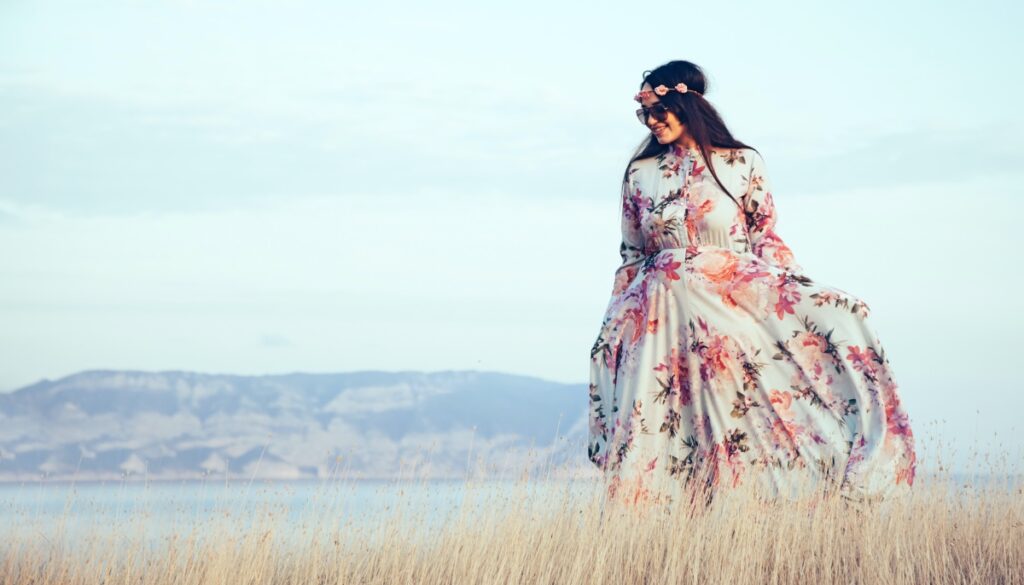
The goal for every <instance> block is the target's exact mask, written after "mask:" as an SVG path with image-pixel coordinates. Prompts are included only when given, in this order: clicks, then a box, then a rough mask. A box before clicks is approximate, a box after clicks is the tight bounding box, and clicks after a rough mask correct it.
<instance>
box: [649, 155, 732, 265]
mask: <svg viewBox="0 0 1024 585" xmlns="http://www.w3.org/2000/svg"><path fill="white" fill-rule="evenodd" d="M751 152H752V151H750V150H749V149H718V150H711V151H710V153H709V156H710V157H711V158H712V159H713V162H714V167H715V172H716V173H717V175H718V178H719V180H720V181H721V182H722V184H723V185H724V186H725V187H726V188H727V189H728V191H729V194H731V196H732V197H731V198H730V195H727V194H726V192H725V191H723V189H722V185H719V184H718V181H716V180H715V177H714V176H712V174H711V171H710V169H709V168H708V164H707V161H706V160H705V159H704V157H703V156H702V155H701V153H700V151H699V150H696V149H688V148H682V147H680V146H678V145H672V147H670V148H669V150H668V151H667V152H665V153H664V154H661V155H657V156H653V157H650V158H646V159H640V160H637V161H635V162H634V163H633V164H632V165H631V166H630V170H629V173H630V179H629V181H630V190H629V197H630V203H631V206H630V207H631V208H632V209H631V210H630V211H632V212H634V213H635V214H636V215H635V216H634V220H635V222H636V223H635V227H637V228H638V231H639V234H638V235H641V236H642V240H643V252H644V254H647V255H649V254H653V253H656V252H658V251H659V250H664V249H667V248H685V247H687V246H691V245H693V246H719V247H722V248H728V249H730V250H733V251H735V252H747V251H750V242H749V238H748V236H747V232H746V229H745V223H744V222H745V215H744V210H743V208H742V204H743V201H744V194H745V193H746V192H747V188H748V186H749V178H750V170H751V163H752V158H751Z"/></svg>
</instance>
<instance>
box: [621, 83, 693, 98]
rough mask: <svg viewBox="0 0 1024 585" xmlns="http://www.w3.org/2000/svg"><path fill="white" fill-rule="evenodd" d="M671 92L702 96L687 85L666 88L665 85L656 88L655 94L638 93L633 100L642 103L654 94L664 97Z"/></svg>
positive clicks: (681, 84)
mask: <svg viewBox="0 0 1024 585" xmlns="http://www.w3.org/2000/svg"><path fill="white" fill-rule="evenodd" d="M670 91H678V92H679V93H687V92H689V93H695V94H697V95H701V93H700V92H699V91H697V90H695V89H690V88H688V87H686V84H685V83H677V84H676V86H675V87H665V86H664V85H659V86H658V87H656V88H654V91H653V92H650V91H641V92H639V93H637V94H636V95H635V96H633V99H634V100H636V101H638V102H639V101H642V100H643V99H644V98H649V97H651V94H652V93H655V94H658V95H659V96H663V95H665V94H667V93H668V92H670Z"/></svg>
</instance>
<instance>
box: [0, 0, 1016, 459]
mask: <svg viewBox="0 0 1024 585" xmlns="http://www.w3.org/2000/svg"><path fill="white" fill-rule="evenodd" d="M777 4H778V3H774V4H769V3H764V2H758V3H754V2H729V3H703V4H701V3H678V4H676V5H672V4H662V5H658V4H648V5H646V6H644V7H643V8H642V9H641V8H640V7H638V5H636V4H632V3H630V4H627V3H602V2H577V3H551V2H516V3H514V4H513V3H508V4H506V5H503V6H494V5H490V6H488V5H483V4H481V3H478V2H440V3H438V2H435V3H431V4H430V5H429V6H427V5H419V4H413V3H397V4H396V3H392V4H387V5H379V6H375V5H371V3H358V4H357V3H341V4H339V3H331V2H244V3H243V2H215V3H206V2H109V3H100V2H90V3H80V2H48V1H33V2H28V1H9V0H8V1H5V2H3V3H2V4H0V108H2V109H0V111H2V112H3V114H2V115H0V251H2V252H0V390H11V389H14V388H16V387H20V386H23V385H25V384H29V383H32V382H35V381H37V380H39V379H40V378H43V377H46V378H57V377H60V376H64V375H67V374H71V373H74V372H76V371H79V370H82V369H89V368H138V369H147V370H162V369H188V370H199V371H205V372H230V373H240V374H260V373H275V372H290V371H309V372H318V371H332V372H333V371H348V370H362V369H386V370H406V369H421V370H440V369H462V368H476V369H488V370H499V371H506V372H513V373H522V374H532V375H537V376H541V377H544V378H549V379H553V380H560V381H565V382H583V381H585V380H586V376H587V367H588V358H589V350H590V345H591V343H592V341H593V338H594V336H595V335H596V333H597V330H598V327H599V325H600V318H601V312H602V310H603V309H604V306H605V303H606V302H607V295H608V293H609V292H610V287H611V279H612V274H613V272H614V269H615V267H616V265H617V263H618V261H619V258H618V243H619V242H618V238H619V234H618V215H617V214H618V208H617V204H618V200H617V198H618V195H619V192H618V189H619V184H618V181H619V177H620V176H621V173H622V169H623V167H624V165H625V163H626V160H627V157H628V155H629V153H630V152H631V151H632V149H633V147H634V146H636V144H637V143H638V142H639V141H640V140H641V138H642V137H643V135H644V129H643V128H642V127H641V126H640V125H639V124H638V123H637V122H636V120H635V119H634V118H633V114H632V110H633V109H634V103H633V102H632V101H631V97H632V95H633V93H634V92H635V91H636V89H637V86H638V84H639V82H640V76H641V73H642V71H643V70H645V69H650V68H653V67H655V66H657V65H659V64H661V63H663V62H665V61H668V60H671V59H676V58H683V59H689V60H691V61H694V62H696V63H698V64H700V65H701V66H702V67H704V68H705V70H706V71H707V73H708V74H709V76H710V78H711V88H710V90H709V92H708V95H707V97H708V99H709V100H711V101H712V102H713V103H714V104H715V105H716V106H717V107H718V108H719V110H720V112H721V113H722V115H723V117H724V118H725V120H726V122H727V123H728V124H729V126H730V128H731V129H732V130H733V132H734V134H736V135H737V136H738V137H739V138H740V139H741V140H743V141H745V142H748V143H750V144H752V145H754V146H755V147H757V148H758V149H759V150H760V151H761V152H762V153H763V154H764V156H765V160H766V162H767V164H768V168H769V172H770V175H771V178H772V182H773V185H774V194H775V198H776V203H777V205H778V210H779V214H780V215H779V218H780V219H779V226H778V227H779V231H780V233H781V235H782V236H783V237H784V238H785V239H786V240H787V241H788V242H789V243H790V245H791V247H792V248H793V250H794V253H795V254H796V256H797V258H798V260H799V261H800V262H801V263H802V264H803V265H804V267H805V268H806V269H807V271H808V273H809V274H810V275H812V276H813V277H815V278H816V279H817V280H819V281H821V282H823V283H827V284H830V285H833V286H836V287H839V288H842V289H845V290H848V291H850V292H853V293H855V294H857V295H858V296H861V297H862V298H864V299H865V300H867V301H868V302H869V304H870V305H871V307H872V311H873V315H872V316H873V319H874V325H875V327H876V329H877V330H878V331H879V334H880V338H881V339H882V341H883V343H884V345H885V348H886V351H887V352H888V353H889V357H890V359H891V361H892V362H893V365H894V369H895V372H896V375H897V377H898V379H899V381H900V383H901V386H902V388H903V394H904V401H905V403H906V404H907V408H908V411H909V412H910V414H911V419H912V421H920V423H921V425H922V426H923V425H924V424H925V423H926V422H928V421H940V422H941V421H946V422H944V423H941V424H944V425H946V427H945V428H947V429H949V431H948V435H949V436H951V437H957V438H968V439H970V438H972V437H971V436H970V435H972V434H976V433H980V434H981V435H982V436H984V435H986V433H991V432H993V431H995V432H999V433H1005V435H1001V436H1003V437H1005V436H1007V435H1011V434H1013V433H1017V434H1016V436H1013V437H1010V438H1009V441H1010V443H1011V444H1013V445H1015V446H1016V448H1018V449H1019V448H1020V447H1021V446H1022V444H1024V441H1022V440H1021V439H1020V438H1019V435H1020V434H1019V430H1020V429H1019V427H1018V426H1016V420H1017V416H1018V413H1021V412H1024V392H1022V390H1024V388H1022V384H1021V382H1020V377H1019V375H1018V374H1017V372H1016V368H1015V364H1016V362H1017V361H1018V352H1019V351H1020V349H1019V347H1020V346H1019V344H1018V343H1017V339H1018V336H1019V331H1020V330H1021V328H1022V327H1024V317H1022V311H1021V310H1020V308H1019V307H1018V300H1017V297H1018V291H1019V290H1020V289H1021V287H1022V284H1024V281H1022V278H1021V277H1020V275H1019V273H1018V269H1017V268H1014V267H1015V266H1019V265H1020V264H1021V263H1020V261H1019V260H1017V254H1018V253H1019V250H1021V244H1024V236H1022V234H1021V228H1020V226H1019V219H1018V218H1020V217H1024V188H1022V187H1021V185H1022V183H1021V179H1022V178H1024V168H1022V165H1021V163H1022V162H1024V140H1022V139H1021V129H1022V127H1024V123H1022V117H1021V114H1020V110H1019V106H1018V102H1019V99H1020V98H1019V96H1020V95H1021V93H1022V90H1024V83H1022V80H1021V74H1020V68H1019V66H1018V64H1017V63H1016V62H1015V60H1016V58H1017V57H1018V56H1019V55H1021V54H1024V42H1022V41H1021V40H1020V34H1019V32H1018V31H1017V30H1016V29H1017V27H1018V23H1019V22H1020V20H1021V16H1022V14H1021V12H1022V10H1021V9H1020V8H1019V7H1018V5H1015V4H1011V3H1008V2H1006V3H992V2H988V3H985V2H983V3H976V4H973V5H970V6H968V5H966V4H963V3H953V2H943V3H937V2H913V3H910V2H904V3H899V4H898V5H893V3H890V2H862V3H857V4H845V5H842V6H827V5H826V4H825V3H820V2H799V3H786V5H785V6H784V7H780V6H778V5H777ZM929 424H930V423H929ZM937 424H938V423H937ZM979 429H980V430H979Z"/></svg>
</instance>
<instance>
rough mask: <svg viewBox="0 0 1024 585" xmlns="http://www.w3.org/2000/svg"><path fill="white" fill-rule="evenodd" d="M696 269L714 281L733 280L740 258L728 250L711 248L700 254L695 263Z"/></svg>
mask: <svg viewBox="0 0 1024 585" xmlns="http://www.w3.org/2000/svg"><path fill="white" fill-rule="evenodd" d="M693 267H694V269H695V270H697V271H698V272H700V273H701V274H702V275H703V276H704V278H706V279H708V280H710V281H711V282H713V283H716V284H721V283H725V282H729V281H731V280H732V279H733V278H734V277H735V276H736V270H737V269H738V268H739V260H738V259H737V258H736V255H735V254H733V253H731V252H729V251H727V250H718V249H714V248H712V249H710V250H707V251H705V252H704V253H703V254H699V255H698V256H697V258H696V259H695V261H694V263H693Z"/></svg>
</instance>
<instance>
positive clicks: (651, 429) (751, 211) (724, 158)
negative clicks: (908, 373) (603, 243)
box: [588, 145, 916, 500]
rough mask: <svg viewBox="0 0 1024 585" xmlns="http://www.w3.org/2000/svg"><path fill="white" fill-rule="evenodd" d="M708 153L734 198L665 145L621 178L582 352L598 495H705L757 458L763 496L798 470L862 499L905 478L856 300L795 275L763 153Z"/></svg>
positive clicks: (698, 159) (875, 348)
mask: <svg viewBox="0 0 1024 585" xmlns="http://www.w3.org/2000/svg"><path fill="white" fill-rule="evenodd" d="M710 152H711V154H710V155H709V156H710V157H711V158H712V159H714V161H713V162H714V168H715V172H716V173H717V174H718V177H719V179H720V180H721V182H722V183H723V184H724V185H725V187H726V188H727V189H728V192H729V194H726V192H724V191H723V190H722V188H721V187H720V186H719V184H718V183H717V182H716V181H715V179H714V177H713V176H712V175H711V173H710V171H709V169H708V168H707V164H706V161H705V160H704V158H703V156H702V155H701V154H700V152H699V151H697V150H693V149H686V148H682V147H680V146H678V145H672V146H671V147H670V148H669V149H668V151H667V152H665V153H664V154H661V155H657V156H653V157H650V158H646V159H640V160H637V161H634V162H633V163H632V164H631V165H630V167H629V169H628V171H627V175H626V179H625V180H624V182H623V189H622V200H621V203H622V243H621V246H620V255H621V257H622V264H621V266H620V267H619V268H618V270H617V271H616V273H615V281H614V286H613V290H612V295H611V300H610V301H609V303H608V307H607V310H606V312H605V315H604V319H603V322H602V326H601V330H600V333H599V335H598V337H597V340H596V341H595V342H594V345H593V348H592V349H591V366H590V411H589V419H590V430H589V446H588V455H589V458H590V460H591V461H592V462H593V463H594V464H595V465H597V466H598V468H599V469H601V470H602V471H603V472H604V476H605V478H606V479H609V480H610V483H608V484H607V485H608V489H609V492H610V494H611V495H612V496H615V495H616V492H617V491H618V492H619V493H628V494H631V496H629V497H632V498H634V499H636V498H638V497H640V496H642V497H645V498H646V497H647V496H648V495H651V494H658V493H662V492H663V491H664V490H665V489H666V486H670V487H669V489H671V487H673V486H678V485H681V484H683V483H686V482H688V481H689V479H690V478H693V477H700V478H702V481H704V482H705V483H704V484H703V485H705V486H706V487H708V488H711V489H710V491H712V492H713V491H714V490H715V489H717V488H719V487H721V486H722V485H728V486H737V485H739V484H741V483H742V482H743V479H744V478H745V477H748V471H751V470H755V469H756V470H759V471H763V472H764V473H761V474H758V476H757V477H758V478H759V479H758V481H759V482H762V483H761V484H760V485H765V486H767V487H768V488H769V489H770V490H773V491H774V493H776V494H779V493H781V492H784V491H786V490H790V489H792V486H793V485H796V484H795V478H796V477H797V476H798V475H801V474H803V475H804V476H805V478H806V476H807V474H810V477H811V478H812V481H815V482H816V481H818V480H829V481H830V482H832V483H831V485H833V486H837V487H838V488H839V490H840V493H842V494H844V495H845V496H847V497H854V498H857V499H859V498H860V497H868V498H884V497H886V496H887V495H889V494H891V493H893V492H894V491H895V490H897V488H898V487H899V486H903V487H904V489H906V488H909V486H911V485H912V484H913V481H914V473H915V468H916V457H915V452H914V437H913V433H912V432H911V429H910V423H909V420H908V417H907V414H906V412H905V410H904V408H903V406H902V405H901V404H900V399H899V395H898V392H897V385H896V382H895V380H894V378H893V372H892V368H891V366H890V364H889V361H888V359H887V358H886V356H885V352H884V350H883V348H882V345H881V343H880V342H879V340H878V338H877V336H876V333H875V331H874V329H873V327H872V326H871V325H870V323H869V321H868V313H869V309H868V305H867V303H865V302H864V301H863V300H861V299H859V298H857V297H855V296H854V295H852V294H850V293H848V292H845V291H843V290H840V289H838V288H834V287H831V286H825V285H823V284H821V283H816V282H815V281H813V280H812V279H811V278H810V277H808V276H807V275H805V274H804V273H803V268H802V267H801V266H800V265H799V264H798V263H797V262H796V261H795V260H794V258H793V254H792V252H791V251H790V249H789V248H788V247H787V246H786V244H785V243H784V242H783V241H782V239H780V237H779V235H778V234H777V233H776V232H775V230H774V227H775V223H776V215H775V207H774V203H773V200H772V193H771V190H770V186H769V182H768V180H767V178H766V173H765V164H764V160H763V159H762V157H761V155H760V154H759V153H758V152H756V151H754V150H753V149H746V148H744V149H719V150H717V151H716V150H712V151H710ZM736 198H738V199H736ZM697 471H700V472H701V473H699V474H698V473H695V472H697ZM765 478H766V479H765ZM627 485H628V486H629V489H628V491H627V490H626V489H625V487H624V486H627ZM800 485H801V486H804V485H807V484H806V483H800ZM665 493H667V492H665ZM668 499H669V500H671V496H668Z"/></svg>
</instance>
